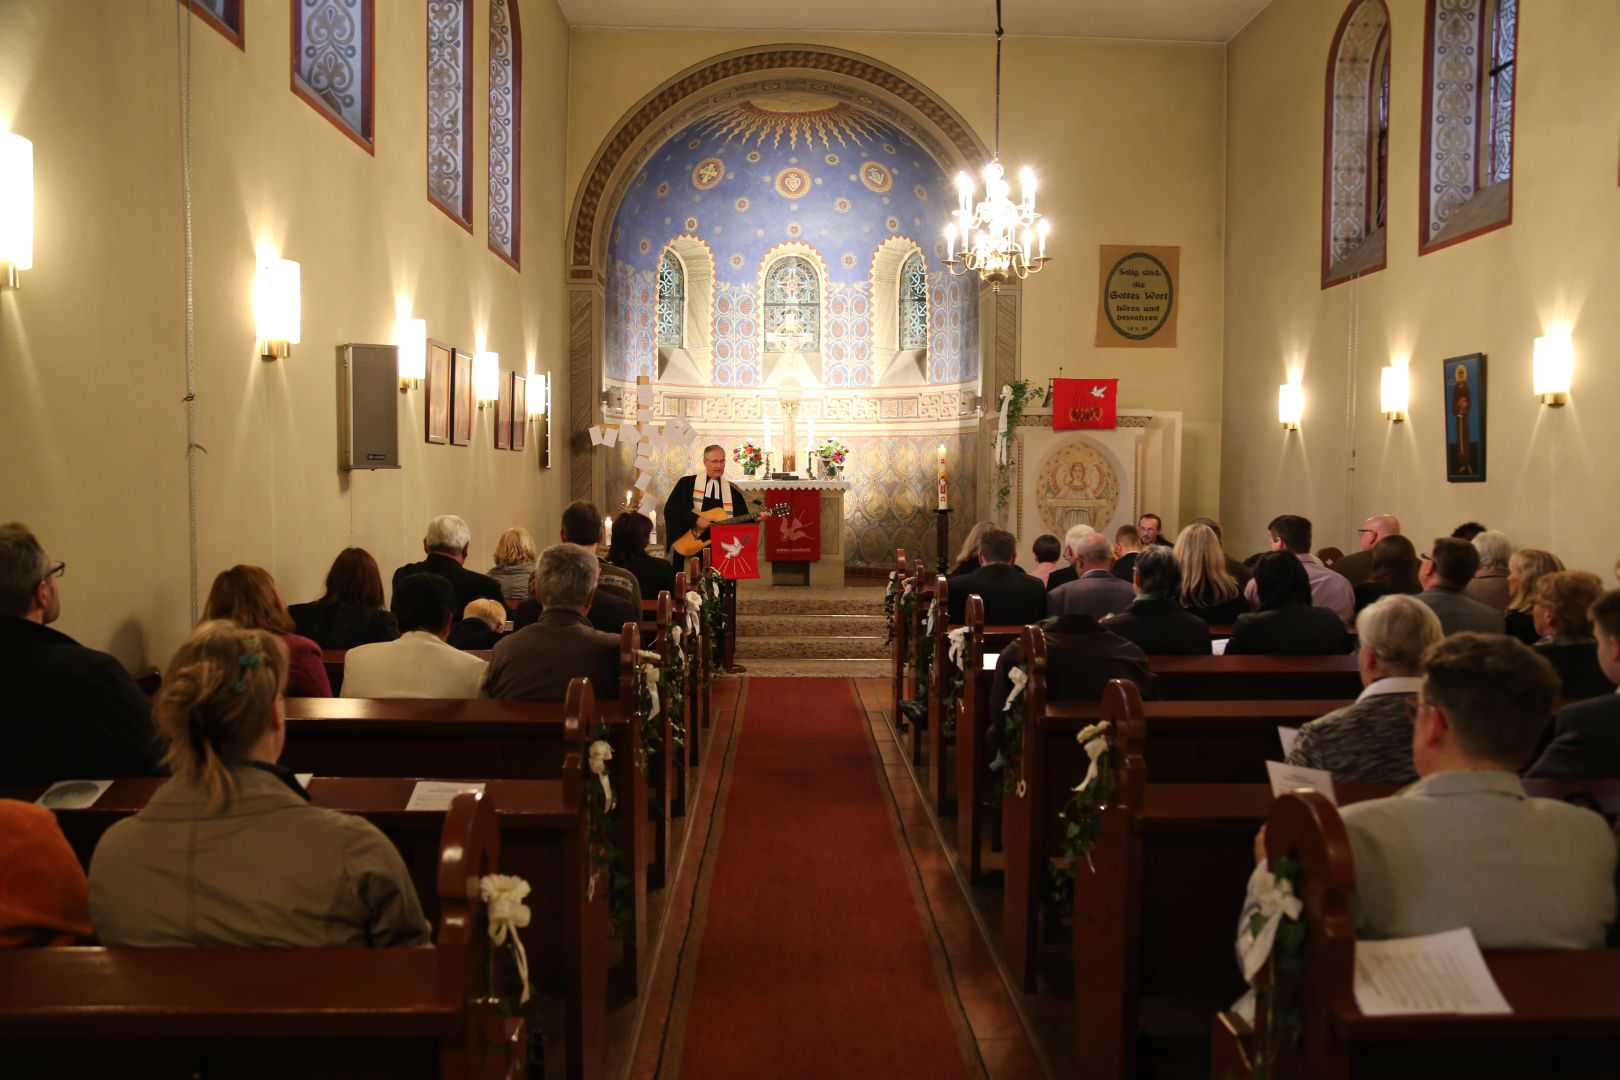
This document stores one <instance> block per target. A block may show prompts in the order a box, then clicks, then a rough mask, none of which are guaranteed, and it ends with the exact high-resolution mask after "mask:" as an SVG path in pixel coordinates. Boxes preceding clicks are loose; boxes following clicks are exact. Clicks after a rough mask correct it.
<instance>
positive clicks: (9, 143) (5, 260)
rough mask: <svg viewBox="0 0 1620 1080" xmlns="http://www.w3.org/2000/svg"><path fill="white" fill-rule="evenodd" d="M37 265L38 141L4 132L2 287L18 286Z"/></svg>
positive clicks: (0, 143) (0, 161)
mask: <svg viewBox="0 0 1620 1080" xmlns="http://www.w3.org/2000/svg"><path fill="white" fill-rule="evenodd" d="M33 265H34V144H33V143H31V142H29V141H28V140H27V139H25V138H23V137H22V136H21V135H18V134H15V133H13V132H6V133H5V134H3V135H0V289H15V288H18V287H20V284H21V282H20V281H19V279H18V277H17V275H18V273H19V272H20V271H23V270H29V269H32V268H33Z"/></svg>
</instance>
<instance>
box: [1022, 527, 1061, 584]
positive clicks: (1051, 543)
mask: <svg viewBox="0 0 1620 1080" xmlns="http://www.w3.org/2000/svg"><path fill="white" fill-rule="evenodd" d="M1030 554H1031V555H1033V556H1035V569H1033V570H1031V571H1030V572H1029V576H1030V577H1032V578H1034V579H1036V580H1037V581H1039V582H1040V583H1041V588H1043V589H1044V588H1045V587H1046V578H1047V575H1048V574H1050V573H1051V572H1052V571H1054V570H1056V569H1057V568H1058V567H1059V566H1060V565H1061V564H1060V563H1059V562H1058V559H1059V557H1061V556H1062V554H1063V541H1061V540H1059V539H1058V538H1057V537H1055V536H1053V535H1052V534H1051V533H1042V534H1041V535H1039V536H1037V537H1036V538H1035V543H1033V544H1031V545H1030Z"/></svg>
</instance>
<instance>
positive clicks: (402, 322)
mask: <svg viewBox="0 0 1620 1080" xmlns="http://www.w3.org/2000/svg"><path fill="white" fill-rule="evenodd" d="M394 344H395V345H398V346H399V392H400V393H402V394H403V393H404V392H405V391H406V390H409V389H413V388H415V387H416V386H417V385H418V384H420V383H421V381H422V380H423V379H425V378H427V320H426V319H413V318H412V317H411V316H409V315H403V316H401V317H400V318H399V319H398V321H396V322H395V323H394Z"/></svg>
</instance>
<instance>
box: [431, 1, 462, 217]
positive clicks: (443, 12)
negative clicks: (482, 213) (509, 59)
mask: <svg viewBox="0 0 1620 1080" xmlns="http://www.w3.org/2000/svg"><path fill="white" fill-rule="evenodd" d="M471 50H472V8H471V7H470V6H469V4H468V0H428V4H427V124H428V130H427V184H428V199H429V200H431V201H432V202H433V204H434V205H435V206H437V207H438V208H439V209H441V210H443V211H444V212H445V213H447V214H449V215H450V216H451V217H453V218H455V219H456V221H457V222H459V223H460V224H461V225H462V226H464V227H466V228H467V229H469V230H470V229H471V228H472V187H471V184H470V183H469V180H470V174H471V172H472V132H471V131H469V130H468V128H469V123H470V121H471V118H472V69H471V60H472V56H471Z"/></svg>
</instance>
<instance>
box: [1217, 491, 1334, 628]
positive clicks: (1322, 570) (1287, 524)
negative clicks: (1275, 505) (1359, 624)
mask: <svg viewBox="0 0 1620 1080" xmlns="http://www.w3.org/2000/svg"><path fill="white" fill-rule="evenodd" d="M1266 529H1267V531H1268V532H1270V534H1271V550H1272V551H1274V552H1275V551H1285V550H1286V551H1290V552H1292V553H1293V554H1294V557H1295V558H1297V559H1298V560H1299V563H1300V565H1301V566H1302V567H1303V568H1304V570H1305V576H1306V578H1307V579H1308V580H1309V581H1310V583H1311V604H1312V605H1313V606H1315V607H1319V608H1327V609H1328V610H1329V611H1331V612H1333V613H1334V614H1335V615H1337V616H1338V617H1339V619H1340V621H1342V622H1343V623H1344V624H1345V625H1346V626H1348V625H1349V624H1350V621H1351V620H1352V619H1354V618H1355V614H1356V591H1355V589H1354V588H1353V587H1351V585H1350V582H1349V581H1348V580H1346V579H1345V577H1344V575H1343V574H1339V573H1335V572H1334V571H1333V570H1330V569H1329V568H1328V567H1326V566H1324V565H1323V564H1322V560H1320V559H1318V558H1317V557H1316V556H1315V555H1312V554H1311V522H1310V519H1309V518H1303V517H1300V516H1299V515H1298V514H1280V515H1278V516H1277V517H1274V518H1272V519H1271V524H1269V525H1267V526H1266ZM1255 576H1256V577H1258V576H1259V575H1258V574H1256V575H1255ZM1243 596H1244V599H1246V600H1248V602H1249V606H1250V607H1252V608H1256V609H1258V608H1259V607H1260V606H1261V604H1260V599H1259V597H1258V595H1257V593H1256V587H1255V583H1254V582H1253V581H1251V582H1249V584H1248V585H1246V586H1245V587H1244V590H1243Z"/></svg>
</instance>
